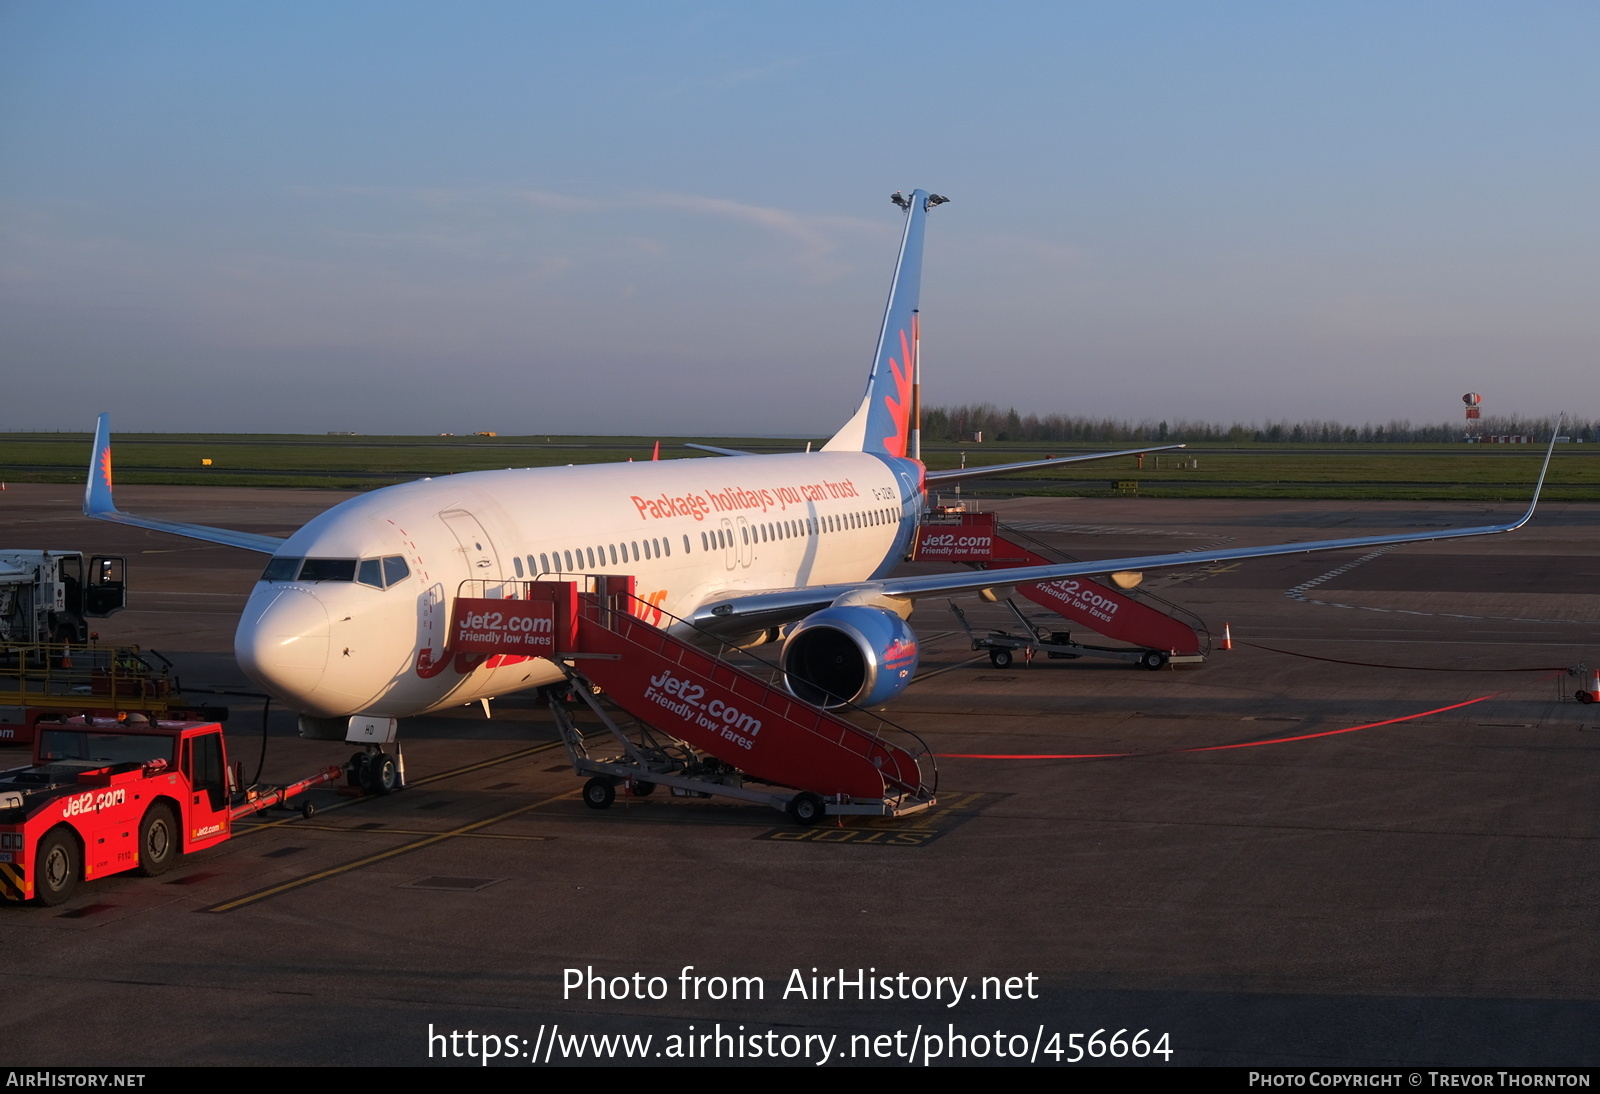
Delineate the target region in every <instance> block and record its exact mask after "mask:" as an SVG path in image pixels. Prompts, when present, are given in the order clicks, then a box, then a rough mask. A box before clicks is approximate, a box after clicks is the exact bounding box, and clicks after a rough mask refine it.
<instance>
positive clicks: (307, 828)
mask: <svg viewBox="0 0 1600 1094" xmlns="http://www.w3.org/2000/svg"><path fill="white" fill-rule="evenodd" d="M295 831H296V832H345V833H347V834H350V835H360V836H369V835H370V836H437V835H439V834H440V833H439V832H438V831H436V830H434V829H430V828H389V827H387V826H385V827H383V828H342V827H339V826H337V825H332V824H310V823H306V824H297V825H295ZM455 834H456V835H458V836H461V837H463V838H469V839H512V840H529V841H532V842H535V843H537V842H539V841H541V840H547V839H549V838H550V837H549V836H513V835H509V834H507V833H504V832H457V833H455Z"/></svg>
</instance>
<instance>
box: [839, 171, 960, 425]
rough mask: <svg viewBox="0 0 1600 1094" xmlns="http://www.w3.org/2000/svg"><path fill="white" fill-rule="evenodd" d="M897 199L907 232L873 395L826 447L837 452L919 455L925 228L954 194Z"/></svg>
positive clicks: (875, 365) (871, 384) (870, 386)
mask: <svg viewBox="0 0 1600 1094" xmlns="http://www.w3.org/2000/svg"><path fill="white" fill-rule="evenodd" d="M893 200H894V203H895V204H896V205H898V206H900V207H901V208H902V209H904V210H905V211H906V230H905V235H904V236H902V237H901V239H900V260H899V262H897V263H896V265H895V270H894V283H893V284H892V285H890V286H889V304H888V307H886V308H885V309H884V313H883V331H882V333H880V334H879V335H878V352H877V356H875V357H874V358H873V361H872V373H871V374H870V375H869V376H868V377H867V393H866V396H865V397H864V398H863V399H862V400H861V406H860V407H858V408H857V410H856V412H855V415H854V416H853V417H852V418H851V419H850V420H849V421H848V422H846V423H845V424H844V428H843V429H841V430H839V432H838V433H836V434H834V436H833V439H832V440H830V441H829V442H828V443H827V444H825V445H823V449H824V451H832V452H879V453H882V454H884V455H888V456H916V455H917V454H918V453H916V452H915V451H914V450H913V446H912V443H911V437H912V431H913V430H915V429H916V428H917V422H916V413H915V406H914V403H915V387H916V382H917V377H916V375H915V369H916V354H917V296H918V294H919V292H920V290H921V287H922V229H923V224H924V221H925V220H926V218H927V215H928V210H929V209H932V208H933V207H934V206H935V205H942V204H944V203H945V202H946V201H948V200H949V198H944V197H940V196H939V195H938V194H930V193H928V192H927V191H926V190H913V191H911V196H910V197H906V196H905V195H904V194H901V193H900V192H899V191H896V192H895V194H894V199H893Z"/></svg>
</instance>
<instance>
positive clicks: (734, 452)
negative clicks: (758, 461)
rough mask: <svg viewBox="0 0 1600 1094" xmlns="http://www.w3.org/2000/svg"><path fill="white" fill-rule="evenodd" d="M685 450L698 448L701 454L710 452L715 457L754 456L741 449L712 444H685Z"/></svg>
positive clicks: (752, 453)
mask: <svg viewBox="0 0 1600 1094" xmlns="http://www.w3.org/2000/svg"><path fill="white" fill-rule="evenodd" d="M683 447H685V448H697V449H699V450H700V451H701V452H710V453H711V454H712V455H714V456H754V455H755V453H754V452H746V451H744V450H743V449H739V448H718V447H717V446H716V445H711V444H688V443H687V442H686V443H685V444H684V446H683Z"/></svg>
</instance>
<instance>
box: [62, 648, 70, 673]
mask: <svg viewBox="0 0 1600 1094" xmlns="http://www.w3.org/2000/svg"><path fill="white" fill-rule="evenodd" d="M61 667H62V668H64V669H70V668H71V667H72V647H71V646H62V647H61Z"/></svg>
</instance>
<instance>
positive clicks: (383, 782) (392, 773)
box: [345, 744, 406, 796]
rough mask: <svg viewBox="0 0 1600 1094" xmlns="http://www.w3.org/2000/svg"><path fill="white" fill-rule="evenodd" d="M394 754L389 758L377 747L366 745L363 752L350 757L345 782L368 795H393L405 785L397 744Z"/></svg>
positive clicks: (403, 770)
mask: <svg viewBox="0 0 1600 1094" xmlns="http://www.w3.org/2000/svg"><path fill="white" fill-rule="evenodd" d="M395 753H396V755H394V756H391V755H389V754H388V753H387V752H385V751H383V749H381V748H379V747H378V746H377V745H368V746H367V747H366V749H365V750H364V751H362V752H357V753H356V754H355V755H354V756H351V757H350V762H349V764H347V765H346V766H345V771H346V772H347V775H346V780H347V781H348V782H349V784H350V785H351V786H359V787H360V788H361V789H363V790H365V791H366V792H367V793H368V794H377V795H380V796H381V795H384V794H393V793H394V792H395V791H396V790H399V789H400V788H401V787H403V786H405V784H406V780H405V758H404V756H403V755H401V754H400V746H399V745H398V744H396V745H395Z"/></svg>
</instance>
